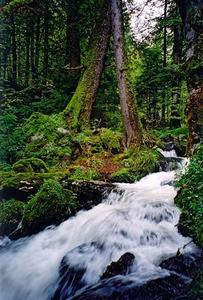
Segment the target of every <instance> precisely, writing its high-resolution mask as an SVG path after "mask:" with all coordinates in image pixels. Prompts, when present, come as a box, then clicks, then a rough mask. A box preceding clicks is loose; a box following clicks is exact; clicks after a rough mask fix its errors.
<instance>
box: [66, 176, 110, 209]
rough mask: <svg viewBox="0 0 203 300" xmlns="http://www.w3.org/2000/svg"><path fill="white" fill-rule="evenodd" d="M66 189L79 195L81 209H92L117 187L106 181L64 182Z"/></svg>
mask: <svg viewBox="0 0 203 300" xmlns="http://www.w3.org/2000/svg"><path fill="white" fill-rule="evenodd" d="M62 185H63V187H64V188H65V189H68V190H71V191H73V192H74V193H75V194H76V195H77V201H78V203H79V206H80V209H90V208H92V207H93V206H95V205H97V204H99V203H101V201H102V200H103V199H104V198H105V197H106V196H107V195H108V194H109V193H110V192H111V191H112V190H114V189H116V185H114V184H112V183H107V182H104V181H83V180H81V181H80V180H79V181H74V182H70V181H65V180H64V181H62Z"/></svg>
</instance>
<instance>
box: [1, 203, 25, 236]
mask: <svg viewBox="0 0 203 300" xmlns="http://www.w3.org/2000/svg"><path fill="white" fill-rule="evenodd" d="M23 211H24V203H23V202H20V201H16V200H14V199H11V200H8V201H3V202H1V203H0V235H5V234H9V233H11V232H12V231H13V230H15V229H16V227H17V226H18V224H19V222H20V221H21V219H22V216H23Z"/></svg>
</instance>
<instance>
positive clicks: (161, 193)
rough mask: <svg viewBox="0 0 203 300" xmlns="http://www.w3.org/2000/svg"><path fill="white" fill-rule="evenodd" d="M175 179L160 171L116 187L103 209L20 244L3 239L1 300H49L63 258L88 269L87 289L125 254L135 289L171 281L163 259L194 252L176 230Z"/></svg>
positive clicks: (72, 219) (0, 260) (47, 230)
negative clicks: (129, 257) (128, 254)
mask: <svg viewBox="0 0 203 300" xmlns="http://www.w3.org/2000/svg"><path fill="white" fill-rule="evenodd" d="M175 174H176V172H175V171H170V172H158V173H153V174H151V175H148V176H146V177H145V178H143V179H142V180H140V181H139V182H137V183H134V184H118V185H117V186H118V189H117V191H113V192H111V193H110V195H109V196H108V197H107V198H106V199H104V200H103V202H102V203H101V204H99V205H97V206H95V207H94V208H92V209H91V210H89V211H80V212H79V213H78V214H77V215H76V216H75V217H73V218H71V219H69V220H67V221H65V222H63V223H62V224H61V225H60V226H58V227H50V228H48V229H46V230H44V231H43V232H41V233H39V234H37V235H34V236H32V237H29V238H24V239H20V240H18V241H16V242H11V241H9V240H5V242H4V244H3V243H2V245H0V247H1V252H0V300H48V299H51V296H52V295H53V293H54V291H55V289H56V287H57V284H58V278H59V271H58V270H59V266H60V263H61V260H62V259H63V257H64V256H65V255H66V257H67V260H68V262H69V265H70V267H73V268H75V269H77V268H78V269H81V268H82V269H83V270H85V273H84V275H83V282H84V283H85V284H86V285H88V284H94V283H96V282H98V281H99V278H100V276H101V275H102V273H103V272H104V270H105V268H106V266H107V265H109V264H110V263H111V262H112V261H116V260H118V259H119V258H120V257H121V255H123V254H124V253H126V252H131V253H132V254H134V256H135V262H134V264H133V266H132V267H131V269H130V270H129V275H128V276H131V278H133V280H134V281H135V284H138V285H140V284H143V283H145V282H147V281H149V280H151V279H155V278H158V277H164V276H167V275H168V271H167V270H164V269H161V268H160V267H159V264H160V262H161V261H162V260H163V259H166V258H168V257H171V256H174V255H175V254H176V253H177V251H178V250H180V251H182V252H194V251H195V249H196V248H195V245H194V244H193V243H189V242H190V239H189V238H185V237H183V236H181V234H180V233H178V230H177V226H176V225H177V223H178V220H179V215H180V212H179V210H178V208H177V207H176V206H175V205H174V197H175V196H176V190H175V189H174V187H173V186H172V182H173V181H174V178H175ZM188 243H189V244H188ZM186 244H188V246H186V247H184V245H186ZM79 246H80V247H79Z"/></svg>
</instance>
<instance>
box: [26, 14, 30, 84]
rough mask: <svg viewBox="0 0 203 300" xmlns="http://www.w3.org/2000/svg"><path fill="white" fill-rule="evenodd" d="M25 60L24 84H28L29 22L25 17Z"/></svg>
mask: <svg viewBox="0 0 203 300" xmlns="http://www.w3.org/2000/svg"><path fill="white" fill-rule="evenodd" d="M25 43H26V61H25V86H28V85H29V81H30V22H29V18H27V22H26V42H25Z"/></svg>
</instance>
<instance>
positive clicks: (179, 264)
mask: <svg viewBox="0 0 203 300" xmlns="http://www.w3.org/2000/svg"><path fill="white" fill-rule="evenodd" d="M160 267H161V268H164V269H167V270H169V271H173V272H176V273H178V274H181V275H183V276H187V277H189V278H194V277H195V276H197V274H198V272H199V271H200V270H201V268H202V267H203V256H202V254H201V252H200V253H198V254H196V255H195V256H194V255H193V256H192V255H183V254H180V255H176V256H174V257H171V258H169V259H167V260H165V261H163V262H162V263H161V264H160Z"/></svg>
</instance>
